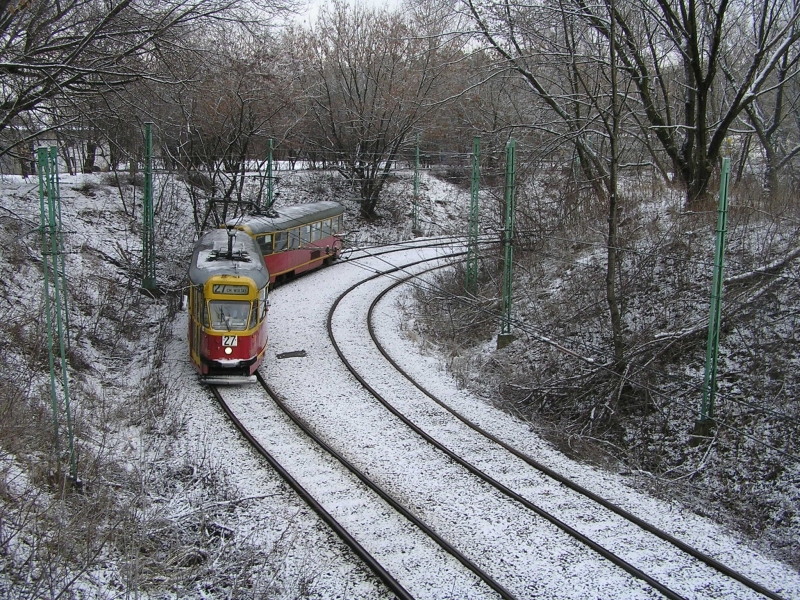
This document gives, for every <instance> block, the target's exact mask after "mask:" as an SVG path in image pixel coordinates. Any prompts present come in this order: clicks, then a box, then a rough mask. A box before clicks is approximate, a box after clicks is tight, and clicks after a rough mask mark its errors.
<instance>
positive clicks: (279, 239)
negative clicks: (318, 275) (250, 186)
mask: <svg viewBox="0 0 800 600" xmlns="http://www.w3.org/2000/svg"><path fill="white" fill-rule="evenodd" d="M343 215H344V207H343V206H342V205H341V204H339V203H338V202H332V201H325V202H312V203H310V204H297V205H293V206H284V207H281V208H278V209H271V210H270V211H269V213H267V214H265V215H254V216H246V217H243V218H242V219H240V220H238V221H236V223H235V224H233V227H235V228H236V229H240V230H242V231H244V232H245V233H247V234H248V235H250V236H251V237H252V238H253V239H254V240H255V241H256V242H257V243H258V246H259V247H260V248H261V252H262V254H263V255H264V262H265V263H266V265H267V268H268V269H269V272H270V282H272V283H274V282H276V281H277V282H281V281H283V280H285V279H289V278H291V277H293V276H294V275H296V274H298V273H303V272H305V271H310V270H311V269H316V268H317V267H320V266H322V265H323V264H330V263H331V262H333V261H334V260H336V258H338V256H339V254H340V253H341V251H342V238H341V236H342V232H343V227H344V220H343ZM229 226H230V225H229Z"/></svg>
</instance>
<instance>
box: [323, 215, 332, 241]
mask: <svg viewBox="0 0 800 600" xmlns="http://www.w3.org/2000/svg"><path fill="white" fill-rule="evenodd" d="M330 235H331V220H330V219H325V220H324V221H323V222H322V237H329V236H330Z"/></svg>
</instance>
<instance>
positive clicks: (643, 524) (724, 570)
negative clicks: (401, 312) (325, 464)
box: [367, 267, 784, 600]
mask: <svg viewBox="0 0 800 600" xmlns="http://www.w3.org/2000/svg"><path fill="white" fill-rule="evenodd" d="M438 268H442V267H434V268H433V269H428V270H427V271H425V272H428V271H432V270H435V269H438ZM420 274H422V273H420ZM420 274H415V275H409V276H408V277H405V278H404V279H401V280H398V281H395V282H394V283H392V284H391V285H390V286H388V287H387V288H386V289H385V290H383V291H382V292H381V293H380V294H379V295H378V296H376V297H375V299H374V300H373V302H372V304H371V305H370V307H369V310H368V311H367V329H368V331H369V334H370V337H371V338H372V341H373V343H374V344H375V346H376V348H377V349H378V351H379V352H380V353H381V354H382V355H383V357H384V358H385V359H386V360H387V361H388V362H389V363H390V364H391V365H392V366H393V367H394V368H395V369H396V370H397V371H398V372H399V373H400V374H401V375H402V376H403V377H405V378H406V379H407V380H408V381H409V382H410V383H411V384H412V385H413V386H414V387H416V388H417V389H418V390H419V391H420V392H422V393H423V394H425V395H426V396H427V397H428V398H430V399H431V400H433V401H434V402H435V403H436V404H438V405H439V406H441V407H442V408H443V409H445V410H446V411H448V412H449V413H450V414H452V415H453V416H454V417H456V418H457V419H458V420H459V421H461V422H462V423H464V424H465V425H466V426H468V427H470V428H471V429H472V430H474V431H475V432H477V433H479V434H480V435H482V436H484V437H486V438H487V439H489V440H491V441H492V442H494V443H495V444H497V445H499V446H501V447H502V448H504V449H505V450H507V451H508V452H510V453H511V454H513V455H514V456H516V457H517V458H519V459H521V460H523V461H524V462H526V463H527V464H528V465H530V466H531V467H533V468H534V469H536V470H538V471H539V472H541V473H543V474H544V475H547V476H548V477H550V478H551V479H553V480H555V481H557V482H558V483H561V484H562V485H564V486H565V487H567V488H569V489H571V490H572V491H574V492H577V493H578V494H581V495H583V496H585V497H586V498H588V499H590V500H592V501H594V502H596V503H597V504H600V505H601V506H603V507H604V508H606V509H608V510H610V511H611V512H613V513H615V514H617V515H618V516H620V517H622V518H624V519H625V520H627V521H630V522H631V523H633V524H635V525H637V526H638V527H640V528H641V529H643V530H644V531H647V532H648V533H651V534H653V535H654V536H656V537H658V538H660V539H661V540H663V541H665V542H668V543H670V544H672V545H673V546H675V547H676V548H678V549H679V550H681V551H683V552H685V553H686V554H688V555H690V556H691V557H692V558H695V559H697V560H699V561H700V562H703V563H705V564H706V565H707V566H709V567H711V568H712V569H714V570H716V571H717V572H719V573H721V574H722V575H725V576H727V577H730V578H731V579H734V580H736V581H738V582H739V583H741V584H742V585H744V586H746V587H748V588H750V589H751V590H753V591H754V592H757V593H759V594H761V595H762V596H765V597H767V598H771V599H772V600H784V599H783V597H782V596H779V595H778V594H776V593H775V592H773V591H772V590H770V589H768V588H766V587H764V586H763V585H761V584H759V583H757V582H755V581H753V580H751V579H749V578H748V577H747V576H745V575H743V574H741V573H739V572H738V571H735V570H733V569H732V568H730V567H728V566H727V565H724V564H722V563H720V562H719V561H717V560H716V559H714V558H712V557H711V556H708V555H707V554H705V553H703V552H701V551H700V550H697V549H696V548H694V547H692V546H690V545H689V544H687V543H686V542H684V541H682V540H680V539H678V538H676V537H674V536H673V535H671V534H669V533H667V532H666V531H663V530H662V529H659V528H658V527H656V526H654V525H652V524H650V523H648V522H647V521H644V520H643V519H641V518H639V517H637V516H636V515H634V514H633V513H630V512H628V511H627V510H625V509H624V508H622V507H620V506H618V505H616V504H614V503H613V502H611V501H609V500H606V499H605V498H603V497H602V496H599V495H597V494H595V493H594V492H592V491H590V490H588V489H587V488H585V487H583V486H581V485H580V484H578V483H576V482H574V481H572V480H571V479H568V478H567V477H565V476H563V475H561V474H560V473H558V472H556V471H554V470H553V469H551V468H550V467H547V466H545V465H544V464H542V463H540V462H538V461H537V460H535V459H533V458H531V457H530V456H528V455H527V454H525V453H523V452H521V451H519V450H517V449H516V448H514V447H513V446H511V445H510V444H508V443H506V442H504V441H503V440H501V439H499V438H498V437H496V436H495V435H493V434H491V433H489V432H488V431H486V430H485V429H483V428H482V427H481V426H480V425H478V424H476V423H474V422H472V421H470V420H469V419H468V418H466V417H465V416H463V415H462V414H461V413H459V412H458V411H457V410H455V409H453V408H452V407H450V406H448V405H447V404H446V403H445V402H443V401H442V400H440V399H439V398H437V397H436V396H435V395H434V394H432V393H431V392H430V391H428V390H427V389H426V388H425V387H424V386H423V385H422V384H420V383H419V382H417V381H416V380H415V379H414V378H413V377H411V376H410V375H409V374H408V373H406V371H405V370H404V369H403V368H402V367H400V365H398V364H397V362H396V361H395V360H394V359H393V358H392V357H391V356H390V355H389V353H388V352H387V351H386V349H385V348H384V347H383V345H382V344H381V343H380V342H379V341H378V338H377V336H376V335H375V330H374V327H373V322H372V316H373V313H374V310H375V307H376V306H377V305H378V303H379V302H380V301H381V300H382V299H383V298H384V297H385V296H386V294H388V293H389V292H390V291H391V290H393V289H394V288H396V287H398V286H400V285H402V284H404V283H407V282H408V281H409V280H411V279H414V278H416V277H418V276H419V275H420Z"/></svg>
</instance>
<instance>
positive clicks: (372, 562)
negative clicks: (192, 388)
mask: <svg viewBox="0 0 800 600" xmlns="http://www.w3.org/2000/svg"><path fill="white" fill-rule="evenodd" d="M258 377H259V378H260V375H258ZM262 381H263V380H262ZM208 388H209V389H210V390H211V393H212V394H213V395H214V398H215V399H216V400H217V403H218V404H219V405H220V407H221V408H222V410H223V411H224V412H225V414H226V415H227V416H228V418H229V419H230V420H231V422H232V423H233V424H234V426H235V427H236V428H237V429H238V430H239V432H240V433H241V434H242V435H243V436H244V437H245V439H246V440H247V441H248V442H250V445H251V446H253V448H255V450H256V451H257V452H258V453H259V454H260V455H261V456H262V457H264V458H265V459H266V460H267V462H268V463H269V464H270V466H271V467H272V468H273V469H274V470H275V471H276V472H277V473H278V475H280V476H281V478H283V480H284V481H285V482H286V483H288V484H289V486H290V487H291V488H292V489H293V490H294V491H295V492H296V493H297V495H298V496H300V498H302V500H303V501H304V502H305V503H306V504H308V506H309V507H310V508H311V510H313V511H314V512H315V513H316V514H317V515H318V516H319V517H320V519H322V520H323V521H324V522H325V524H326V525H328V527H330V528H331V529H332V530H333V532H334V533H335V534H336V535H338V536H339V538H340V539H341V540H342V541H343V542H344V543H345V544H347V545H348V546H349V547H350V549H351V550H352V551H353V552H354V553H355V554H356V556H358V557H359V558H360V559H361V560H362V561H363V562H364V564H365V565H367V566H368V567H369V568H370V569H371V570H372V572H373V573H375V575H376V576H377V577H378V578H379V579H380V580H381V581H383V583H384V584H385V585H386V587H387V588H389V590H390V591H391V592H392V593H393V594H394V595H395V596H397V598H400V599H401V600H414V597H413V596H412V595H411V594H410V593H409V592H408V591H407V590H406V589H405V588H404V587H403V586H402V585H401V584H400V582H398V581H397V580H396V579H395V578H394V577H393V576H392V574H391V573H389V571H387V570H386V569H385V568H384V567H383V565H381V564H380V563H379V562H378V561H377V560H376V559H375V557H373V556H372V555H371V554H370V553H369V551H367V549H366V548H364V547H363V546H362V545H361V544H360V543H359V542H358V540H356V539H355V538H354V537H353V536H352V535H350V533H349V532H348V531H347V530H346V529H345V528H344V527H343V526H342V525H341V524H340V523H339V522H338V521H337V520H336V519H335V518H334V517H333V515H331V514H330V513H329V512H328V511H327V510H325V507H323V506H322V504H320V503H319V502H317V501H316V500H315V499H314V497H313V496H312V495H311V494H310V493H309V492H308V491H307V490H306V489H305V488H304V487H303V486H302V485H301V484H300V482H298V481H297V480H296V479H295V478H294V477H292V475H291V474H290V473H289V472H288V471H287V470H286V469H285V468H283V466H282V465H281V464H280V463H279V462H278V461H277V460H276V459H275V458H274V457H273V456H272V455H271V454H270V453H269V452H268V451H267V449H266V448H264V446H262V445H261V444H260V443H259V441H258V440H257V439H256V438H255V437H254V436H253V435H252V434H251V433H250V432H249V431H248V429H247V428H246V427H245V426H244V424H243V423H242V422H241V421H240V420H239V419H238V418H237V417H236V415H235V414H233V411H232V410H231V409H230V407H229V406H228V404H227V403H226V402H225V400H224V399H223V398H222V394H220V393H219V390H218V389H217V387H216V386H214V385H210V386H208Z"/></svg>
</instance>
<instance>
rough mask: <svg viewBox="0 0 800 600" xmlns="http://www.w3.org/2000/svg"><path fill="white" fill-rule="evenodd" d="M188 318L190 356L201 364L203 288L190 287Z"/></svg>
mask: <svg viewBox="0 0 800 600" xmlns="http://www.w3.org/2000/svg"><path fill="white" fill-rule="evenodd" d="M189 298H190V302H189V317H190V319H191V321H192V322H191V325H190V327H191V328H192V340H191V347H192V354H193V355H194V356H195V357H196V360H197V363H198V364H201V360H200V344H201V340H202V337H203V335H202V334H203V313H204V312H205V311H204V310H203V309H204V307H205V299H204V298H203V288H202V287H201V286H192V291H191V293H190V294H189Z"/></svg>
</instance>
